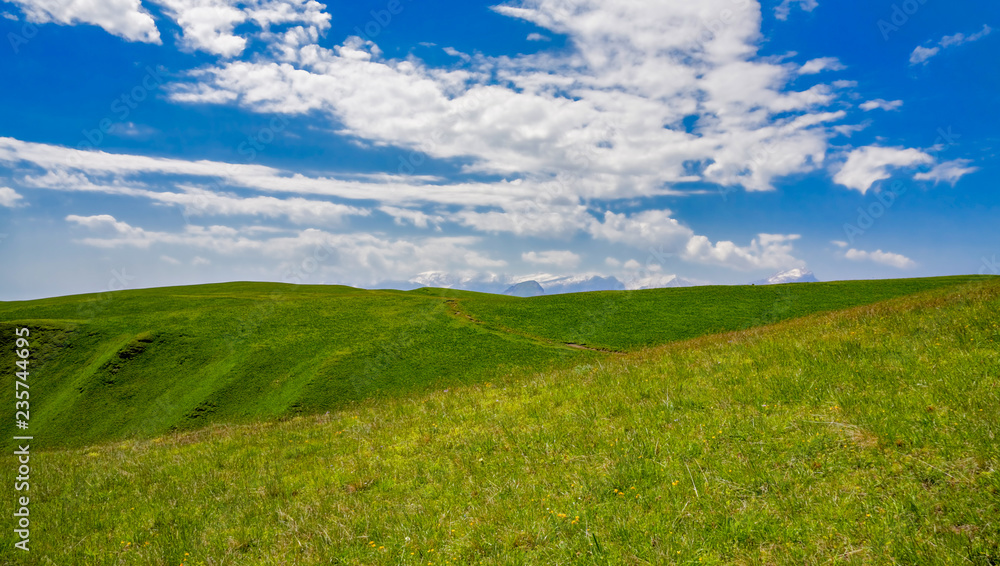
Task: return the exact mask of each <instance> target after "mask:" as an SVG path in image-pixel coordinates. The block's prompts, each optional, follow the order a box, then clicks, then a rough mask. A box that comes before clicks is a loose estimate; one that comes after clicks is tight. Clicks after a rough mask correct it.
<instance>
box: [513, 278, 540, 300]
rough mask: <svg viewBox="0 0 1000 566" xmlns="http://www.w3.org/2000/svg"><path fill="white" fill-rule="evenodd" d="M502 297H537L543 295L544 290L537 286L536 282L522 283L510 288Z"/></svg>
mask: <svg viewBox="0 0 1000 566" xmlns="http://www.w3.org/2000/svg"><path fill="white" fill-rule="evenodd" d="M503 294H504V295H510V296H512V297H537V296H539V295H544V294H545V289H542V286H541V285H539V284H538V281H534V280H531V281H522V282H520V283H518V284H517V285H512V286H510V287H509V288H508V289H507V290H506V291H504V292H503Z"/></svg>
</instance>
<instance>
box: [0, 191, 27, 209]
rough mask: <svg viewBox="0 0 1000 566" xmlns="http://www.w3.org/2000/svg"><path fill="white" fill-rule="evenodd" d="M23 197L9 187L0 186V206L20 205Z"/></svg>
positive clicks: (11, 206)
mask: <svg viewBox="0 0 1000 566" xmlns="http://www.w3.org/2000/svg"><path fill="white" fill-rule="evenodd" d="M23 199H24V197H22V196H21V195H19V194H18V193H17V191H15V190H14V189H12V188H10V187H0V206H5V207H7V208H14V207H15V206H20V205H21V204H22V203H21V201H22V200H23Z"/></svg>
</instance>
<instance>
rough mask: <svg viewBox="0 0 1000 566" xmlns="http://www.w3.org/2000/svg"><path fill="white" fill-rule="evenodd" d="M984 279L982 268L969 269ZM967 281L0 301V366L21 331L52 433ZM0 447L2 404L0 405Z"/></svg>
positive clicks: (37, 402) (527, 358)
mask: <svg viewBox="0 0 1000 566" xmlns="http://www.w3.org/2000/svg"><path fill="white" fill-rule="evenodd" d="M980 279H981V278H980ZM972 280H977V279H976V278H974V277H945V278H930V279H911V280H895V281H853V282H842V283H822V284H799V285H783V286H774V287H749V286H737V287H698V288H690V289H663V290H650V291H636V292H618V293H582V294H575V295H563V296H557V297H538V298H532V299H515V298H509V297H499V296H492V295H483V294H479V293H469V292H463V291H452V290H445V289H421V290H417V291H411V292H400V291H365V290H360V289H353V288H350V287H339V286H294V285H282V284H270V283H228V284H215V285H202V286H191V287H173V288H162V289H145V290H132V291H121V292H116V293H108V294H104V295H82V296H74V297H59V298H54V299H44V300H37V301H23V302H7V303H0V366H2V367H5V368H13V362H14V358H13V347H12V342H13V340H14V333H13V329H14V328H17V327H22V326H27V327H29V328H31V330H32V354H33V358H32V360H31V362H32V365H31V371H32V378H31V379H32V383H33V384H34V389H32V391H31V403H32V418H31V421H30V423H31V430H32V431H34V432H37V433H39V434H43V435H44V437H45V438H46V445H47V446H50V447H56V446H65V447H72V446H83V445H86V444H91V443H96V442H102V441H107V440H121V439H126V438H144V437H150V436H152V435H157V434H163V433H165V432H168V431H175V430H195V429H198V428H201V427H204V426H207V425H208V424H212V423H249V422H254V421H259V420H270V419H275V418H284V417H290V416H295V415H311V414H322V413H325V412H326V411H329V410H335V409H338V408H343V407H346V406H349V405H350V404H352V403H356V402H359V401H361V400H364V399H368V398H373V397H396V396H401V395H410V394H415V393H420V392H427V391H431V390H441V389H447V388H450V387H455V386H459V385H463V384H466V385H467V384H473V383H482V382H485V381H487V380H496V379H499V378H501V377H502V376H504V375H508V374H512V373H523V372H525V371H529V370H531V371H543V370H550V369H558V368H566V367H572V366H574V365H579V364H582V363H588V362H594V361H596V360H599V359H604V358H606V357H607V354H606V353H603V352H594V351H588V350H583V349H580V348H574V347H570V346H567V344H569V343H577V344H586V345H588V346H591V347H593V348H597V349H611V350H635V349H637V348H639V347H642V346H650V345H657V344H664V343H668V342H671V341H674V340H679V339H684V338H691V337H694V336H700V335H705V334H709V333H713V332H719V331H724V330H734V329H740V328H748V327H753V326H760V325H763V324H768V323H771V322H776V321H778V320H783V319H786V318H791V317H796V316H802V315H806V314H809V313H815V312H821V311H828V310H832V309H837V308H844V307H847V306H854V305H859V304H866V303H872V302H875V301H878V300H882V299H885V298H888V297H894V296H902V295H906V294H909V293H913V292H916V291H920V290H926V289H933V288H939V287H944V286H952V285H957V284H961V283H964V282H968V281H972ZM0 422H2V425H0V431H2V432H3V433H5V434H4V436H5V440H4V441H3V443H4V444H5V445H7V446H10V445H11V442H12V441H10V440H9V438H10V437H11V436H12V435H13V434H14V433H15V429H14V422H15V419H14V407H13V406H12V404H6V405H4V408H3V409H0Z"/></svg>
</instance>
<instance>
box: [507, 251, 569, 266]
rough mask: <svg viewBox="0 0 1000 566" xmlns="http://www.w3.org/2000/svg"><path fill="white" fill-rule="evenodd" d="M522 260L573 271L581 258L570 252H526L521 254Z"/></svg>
mask: <svg viewBox="0 0 1000 566" xmlns="http://www.w3.org/2000/svg"><path fill="white" fill-rule="evenodd" d="M521 259H522V260H524V261H526V262H528V263H534V264H540V265H552V266H554V267H560V268H563V269H572V268H574V267H576V266H577V265H579V264H580V256H578V255H577V254H575V253H573V252H571V251H568V250H552V251H544V252H534V251H532V252H525V253H522V254H521Z"/></svg>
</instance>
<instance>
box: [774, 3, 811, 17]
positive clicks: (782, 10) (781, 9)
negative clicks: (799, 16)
mask: <svg viewBox="0 0 1000 566" xmlns="http://www.w3.org/2000/svg"><path fill="white" fill-rule="evenodd" d="M793 5H797V6H798V7H799V8H802V9H803V10H805V11H806V12H812V11H813V10H815V9H816V8H817V7H818V6H819V2H818V1H817V0H782V1H781V4H778V6H777V7H775V8H774V16H775V17H776V18H778V19H779V20H787V19H788V15H789V14H790V13H791V11H792V6H793Z"/></svg>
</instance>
